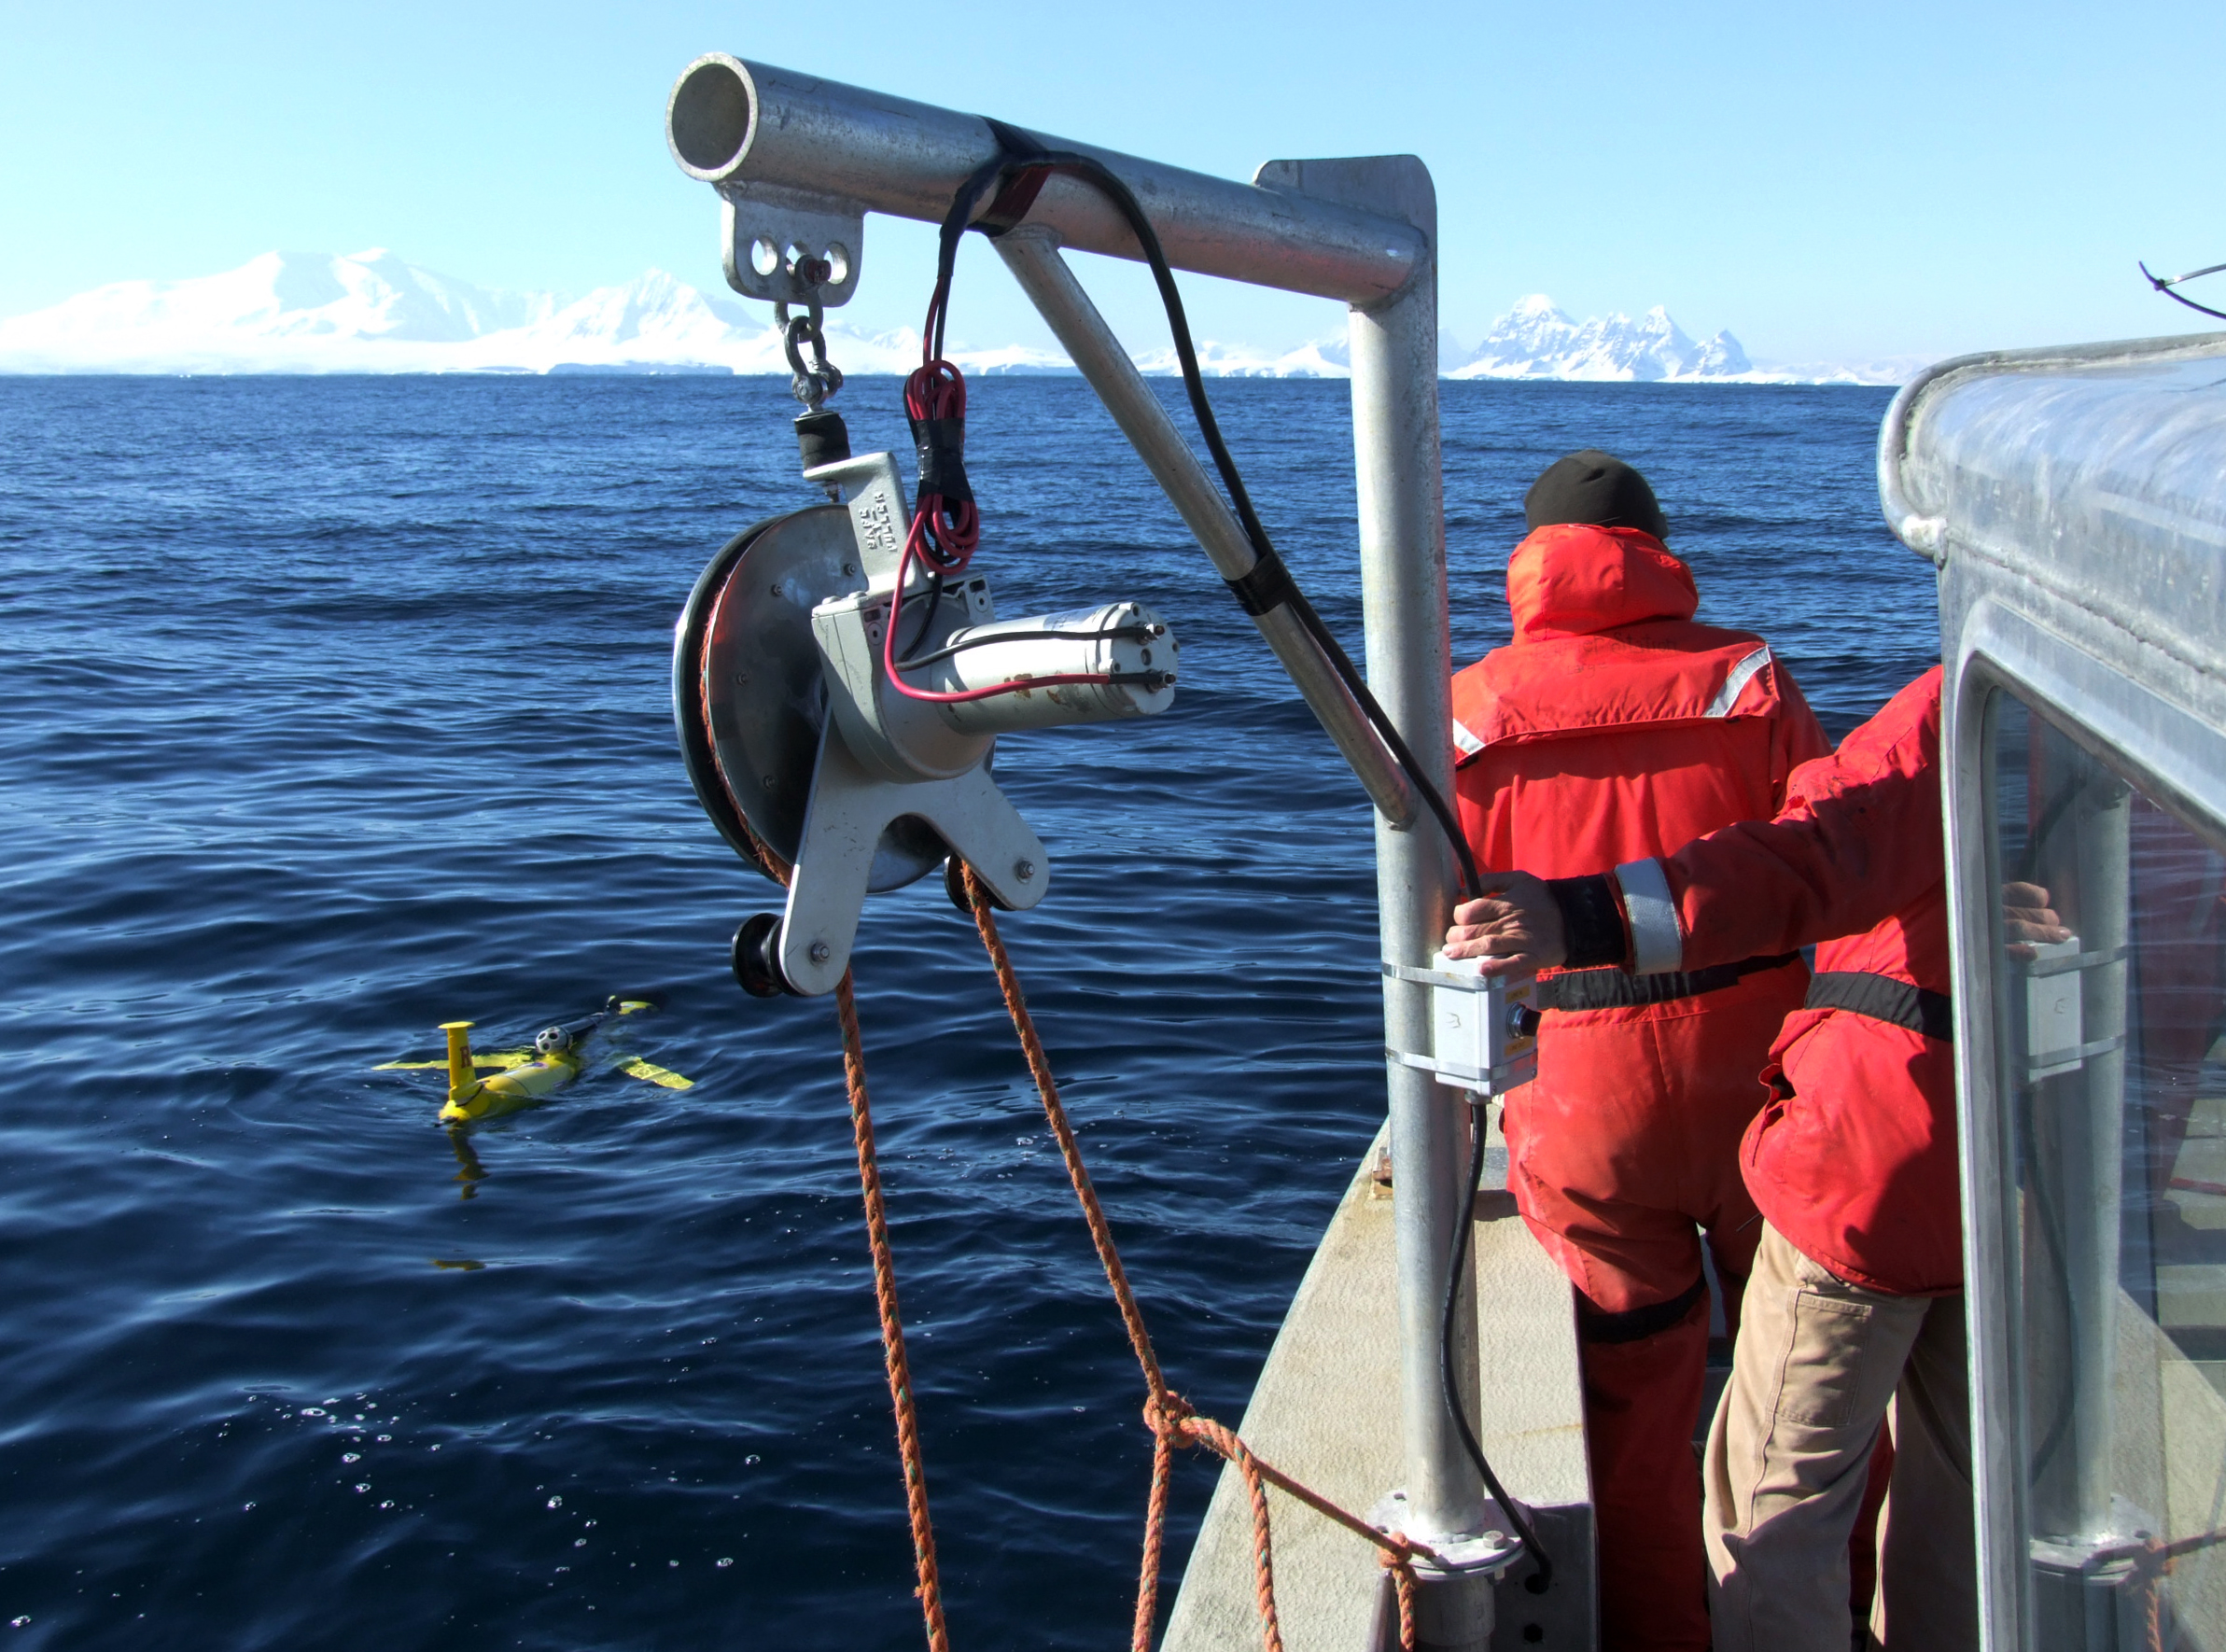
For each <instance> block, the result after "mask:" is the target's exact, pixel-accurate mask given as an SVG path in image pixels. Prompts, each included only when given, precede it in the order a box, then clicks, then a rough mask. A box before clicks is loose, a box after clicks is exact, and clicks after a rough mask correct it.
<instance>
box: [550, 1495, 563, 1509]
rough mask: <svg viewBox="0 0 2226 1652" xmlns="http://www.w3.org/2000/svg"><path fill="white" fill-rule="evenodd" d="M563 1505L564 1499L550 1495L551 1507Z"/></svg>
mask: <svg viewBox="0 0 2226 1652" xmlns="http://www.w3.org/2000/svg"><path fill="white" fill-rule="evenodd" d="M564 1505H565V1500H564V1499H563V1498H562V1497H552V1498H550V1499H549V1506H550V1507H551V1508H562V1507H564Z"/></svg>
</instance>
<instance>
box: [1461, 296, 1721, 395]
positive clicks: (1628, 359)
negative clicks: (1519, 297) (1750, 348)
mask: <svg viewBox="0 0 2226 1652" xmlns="http://www.w3.org/2000/svg"><path fill="white" fill-rule="evenodd" d="M1752 371H1754V367H1753V364H1752V363H1751V362H1749V361H1748V360H1747V353H1746V352H1745V351H1744V350H1743V349H1742V348H1741V347H1740V343H1739V341H1738V340H1737V339H1735V338H1733V337H1732V336H1731V335H1730V334H1729V332H1719V333H1717V334H1716V335H1715V337H1714V338H1713V339H1710V340H1709V341H1708V342H1707V343H1704V344H1696V343H1693V341H1692V340H1691V339H1689V338H1687V337H1686V335H1685V331H1684V329H1682V328H1680V327H1679V326H1678V325H1677V324H1676V323H1675V322H1674V321H1673V320H1671V319H1670V313H1669V312H1668V311H1667V310H1665V309H1663V308H1662V307H1661V306H1660V305H1659V304H1657V305H1656V306H1655V307H1654V308H1653V309H1651V310H1649V311H1647V312H1646V314H1645V315H1642V316H1640V317H1639V319H1638V320H1636V321H1633V320H1632V319H1631V317H1630V316H1628V315H1623V314H1621V313H1620V312H1618V313H1617V314H1616V315H1607V316H1599V315H1595V316H1591V317H1589V318H1588V319H1586V320H1584V321H1573V320H1571V319H1570V318H1569V317H1568V316H1567V315H1564V314H1563V313H1562V311H1561V309H1560V307H1559V306H1557V305H1556V304H1555V303H1554V301H1553V300H1551V299H1549V298H1547V296H1546V295H1545V294H1544V293H1533V294H1532V295H1531V296H1530V297H1529V298H1527V299H1524V300H1523V301H1521V302H1520V303H1519V304H1517V305H1516V306H1515V308H1514V309H1512V310H1510V311H1508V312H1507V313H1506V314H1505V315H1503V316H1501V317H1500V318H1499V319H1498V320H1497V321H1495V322H1493V323H1492V324H1491V331H1490V332H1488V333H1486V334H1485V335H1484V342H1483V343H1481V344H1478V345H1477V348H1476V351H1475V352H1474V354H1472V355H1471V356H1470V357H1468V359H1467V360H1465V361H1463V362H1462V363H1461V364H1460V365H1459V366H1457V367H1455V368H1453V369H1452V371H1450V372H1449V373H1448V374H1447V376H1448V377H1449V378H1456V379H1610V380H1617V379H1619V380H1645V381H1651V380H1655V379H1729V378H1737V377H1741V376H1743V375H1744V374H1746V373H1749V372H1752Z"/></svg>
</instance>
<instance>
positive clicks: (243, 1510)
mask: <svg viewBox="0 0 2226 1652" xmlns="http://www.w3.org/2000/svg"><path fill="white" fill-rule="evenodd" d="M254 1506H255V1505H254V1504H252V1503H243V1504H241V1505H240V1512H241V1513H242V1514H245V1513H246V1512H247V1511H248V1510H249V1509H251V1508H253V1507H254Z"/></svg>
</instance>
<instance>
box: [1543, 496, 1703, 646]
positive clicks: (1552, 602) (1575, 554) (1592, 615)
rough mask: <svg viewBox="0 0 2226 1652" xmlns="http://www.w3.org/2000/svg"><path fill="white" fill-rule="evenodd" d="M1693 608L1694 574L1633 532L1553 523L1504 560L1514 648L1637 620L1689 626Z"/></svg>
mask: <svg viewBox="0 0 2226 1652" xmlns="http://www.w3.org/2000/svg"><path fill="white" fill-rule="evenodd" d="M1699 605H1700V591H1699V588H1698V587H1697V586H1695V585H1694V583H1693V570H1692V569H1691V568H1689V567H1686V566H1685V564H1684V563H1682V562H1680V561H1679V560H1678V559H1677V558H1676V557H1674V556H1673V555H1671V554H1670V553H1669V552H1668V550H1667V549H1665V548H1664V547H1663V545H1662V542H1661V541H1660V540H1659V539H1656V538H1655V537H1654V536H1653V535H1652V534H1649V533H1644V532H1641V531H1640V530H1639V529H1637V528H1635V527H1594V526H1593V525H1590V524H1589V523H1581V522H1563V523H1556V524H1555V525H1552V526H1550V527H1542V528H1540V529H1538V530H1537V532H1535V533H1533V534H1532V535H1531V536H1530V537H1529V538H1528V539H1524V540H1523V542H1522V543H1521V544H1519V545H1518V546H1516V547H1515V554H1514V555H1512V556H1510V557H1508V559H1507V606H1508V608H1509V609H1513V610H1514V614H1515V640H1516V641H1517V642H1547V641H1550V640H1551V639H1553V638H1555V637H1587V636H1589V635H1591V634H1592V633H1593V632H1596V631H1612V630H1614V629H1615V628H1616V627H1617V626H1618V625H1635V624H1638V623H1640V622H1641V621H1643V620H1689V619H1691V618H1692V617H1693V609H1695V608H1697V607H1698V606H1699Z"/></svg>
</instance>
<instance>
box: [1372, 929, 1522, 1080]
mask: <svg viewBox="0 0 2226 1652" xmlns="http://www.w3.org/2000/svg"><path fill="white" fill-rule="evenodd" d="M1432 963H1433V966H1434V967H1432V968H1430V969H1426V970H1425V969H1417V968H1416V967H1415V966H1414V965H1412V964H1395V963H1386V964H1384V965H1383V966H1382V969H1383V973H1384V975H1385V977H1386V978H1388V979H1391V980H1395V981H1407V982H1411V983H1413V984H1414V985H1416V986H1418V987H1429V988H1430V1042H1431V1048H1430V1051H1429V1053H1428V1054H1427V1055H1425V1054H1422V1053H1421V1052H1419V1051H1415V1050H1402V1049H1398V1048H1396V1047H1394V1046H1393V1045H1390V1044H1386V1045H1385V1046H1384V1052H1383V1053H1384V1055H1385V1057H1387V1058H1388V1059H1390V1060H1392V1061H1393V1062H1396V1063H1397V1064H1398V1065H1399V1066H1402V1067H1412V1068H1415V1069H1417V1070H1419V1071H1423V1072H1428V1073H1434V1074H1435V1075H1436V1077H1437V1079H1438V1081H1439V1082H1440V1083H1442V1084H1446V1085H1451V1086H1452V1087H1453V1088H1455V1089H1458V1090H1467V1091H1470V1092H1471V1093H1473V1094H1475V1095H1477V1096H1500V1095H1505V1093H1506V1092H1507V1091H1509V1090H1513V1089H1519V1088H1520V1087H1521V1086H1522V1085H1527V1084H1529V1083H1530V1082H1531V1080H1532V1079H1533V1078H1535V1077H1537V1076H1538V1010H1537V1007H1536V1005H1535V1003H1534V999H1535V997H1536V993H1537V987H1538V983H1537V980H1536V978H1535V977H1533V976H1530V975H1519V976H1514V977H1509V976H1505V975H1484V974H1479V973H1477V969H1478V960H1477V959H1449V958H1448V957H1446V955H1445V954H1444V953H1443V952H1439V953H1437V954H1436V955H1435V958H1434V959H1432Z"/></svg>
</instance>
